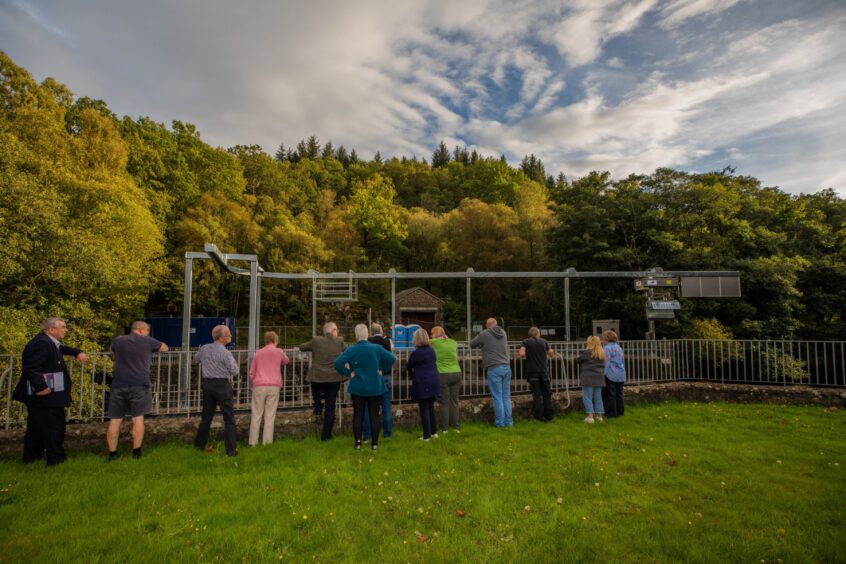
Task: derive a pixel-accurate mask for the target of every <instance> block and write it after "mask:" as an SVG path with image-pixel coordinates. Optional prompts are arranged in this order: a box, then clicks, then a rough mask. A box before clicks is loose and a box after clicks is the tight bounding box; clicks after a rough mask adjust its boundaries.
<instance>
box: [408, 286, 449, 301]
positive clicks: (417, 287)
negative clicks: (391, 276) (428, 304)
mask: <svg viewBox="0 0 846 564" xmlns="http://www.w3.org/2000/svg"><path fill="white" fill-rule="evenodd" d="M416 292H422V293H424V294H426V295H427V296H428V297H430V298H432V299H433V300H437V301H439V302H441V303H444V301H443V300H442V299H441V298H439V297H438V296H436V295H435V294H433V293H432V292H429V291H427V290H424V289H423V288H421V287H420V286H415V287H414V288H409V289H407V290H403V291H402V292H397V295H396V299H397V301H399V300H400V298H402V297H404V296H407V295H409V294H413V293H416Z"/></svg>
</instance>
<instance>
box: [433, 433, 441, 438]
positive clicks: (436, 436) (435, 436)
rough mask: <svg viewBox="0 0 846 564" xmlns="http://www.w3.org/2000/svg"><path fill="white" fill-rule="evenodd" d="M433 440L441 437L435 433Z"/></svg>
mask: <svg viewBox="0 0 846 564" xmlns="http://www.w3.org/2000/svg"><path fill="white" fill-rule="evenodd" d="M432 438H433V439H440V437H439V436H438V434H437V433H435V434H434V435H432Z"/></svg>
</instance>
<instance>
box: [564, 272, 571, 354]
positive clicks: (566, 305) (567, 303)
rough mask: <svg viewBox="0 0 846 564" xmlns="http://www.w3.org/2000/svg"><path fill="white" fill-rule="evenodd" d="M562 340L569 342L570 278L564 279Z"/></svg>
mask: <svg viewBox="0 0 846 564" xmlns="http://www.w3.org/2000/svg"><path fill="white" fill-rule="evenodd" d="M564 324H565V325H566V327H565V328H564V335H565V337H564V339H565V340H566V341H567V342H568V343H569V342H570V277H569V276H568V277H567V278H565V279H564Z"/></svg>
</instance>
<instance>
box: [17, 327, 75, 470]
mask: <svg viewBox="0 0 846 564" xmlns="http://www.w3.org/2000/svg"><path fill="white" fill-rule="evenodd" d="M41 329H42V332H41V333H39V334H38V335H36V336H35V337H33V339H32V340H31V341H30V342H29V343H27V345H26V347H24V350H23V355H22V358H21V360H22V362H21V366H22V374H21V379H20V380H19V381H18V385H17V386H16V387H15V392H14V394H13V396H12V397H13V398H14V399H16V400H17V401H19V402H21V403H23V404H25V405H26V411H27V418H26V435H25V436H24V452H23V461H24V464H29V463H31V462H35V461H36V460H38V459H40V458H42V456H43V455H44V451H45V449H46V451H47V465H48V466H53V465H55V464H61V463H62V462H64V461H65V460H66V459H67V455H66V454H65V449H64V446H63V445H62V443H64V440H65V408H66V407H68V406H69V405H70V404H71V378H70V372H69V371H68V367H67V365H66V364H65V359H64V355H69V356H74V357H76V359H77V360H78V361H79V362H87V361H88V355H86V354H85V353H84V352H82V351H81V350H80V349H75V348H73V347H67V346H65V345H63V344H62V339H64V338H65V335H66V334H67V332H68V326H67V324H66V323H65V321H64V320H63V319H59V318H58V317H50V318H49V319H47V320H45V321H44V323H42V324H41Z"/></svg>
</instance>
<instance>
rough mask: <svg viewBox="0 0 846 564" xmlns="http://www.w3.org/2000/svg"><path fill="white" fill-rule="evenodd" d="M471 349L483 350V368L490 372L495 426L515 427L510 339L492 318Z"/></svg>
mask: <svg viewBox="0 0 846 564" xmlns="http://www.w3.org/2000/svg"><path fill="white" fill-rule="evenodd" d="M470 348H471V349H476V348H481V349H482V366H483V368H485V369H486V370H487V372H488V388H490V390H491V398H492V399H493V407H494V424H495V425H496V426H497V427H500V428H502V427H513V426H514V420H513V419H512V418H511V359H510V358H509V357H508V339H507V337H506V335H505V331H503V329H502V327H500V326H498V325H497V324H496V319H494V318H493V317H491V318H490V319H488V320H487V321H486V322H485V330H484V331H482V332H481V333H479V335H478V336H477V337H476V338H475V339H473V340H472V341H470Z"/></svg>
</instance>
